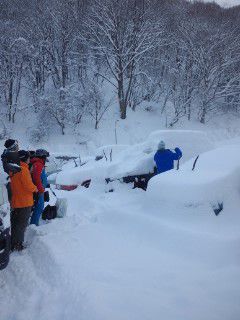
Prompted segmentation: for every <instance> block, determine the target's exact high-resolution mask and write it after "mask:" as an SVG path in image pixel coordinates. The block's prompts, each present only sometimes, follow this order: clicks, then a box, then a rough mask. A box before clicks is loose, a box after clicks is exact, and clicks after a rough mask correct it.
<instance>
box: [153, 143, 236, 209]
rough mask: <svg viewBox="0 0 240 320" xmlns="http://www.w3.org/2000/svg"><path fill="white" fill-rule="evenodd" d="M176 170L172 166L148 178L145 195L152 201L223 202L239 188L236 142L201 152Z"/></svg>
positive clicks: (181, 202)
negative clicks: (195, 161) (196, 157)
mask: <svg viewBox="0 0 240 320" xmlns="http://www.w3.org/2000/svg"><path fill="white" fill-rule="evenodd" d="M193 162H194V159H191V160H189V161H188V162H186V163H185V164H184V165H183V166H182V167H181V168H180V170H179V171H176V170H172V171H168V172H165V173H163V174H161V175H157V176H155V177H153V178H152V179H151V180H150V181H149V185H148V190H147V193H148V195H149V196H150V197H151V198H152V199H153V201H154V202H161V203H163V202H168V203H175V204H183V205H188V206H191V205H199V204H203V203H213V204H214V203H217V202H224V201H225V200H227V199H229V198H230V197H234V196H235V195H236V196H239V195H237V192H238V190H239V189H240V150H239V145H235V146H227V147H222V148H218V149H215V150H212V151H209V152H206V153H203V154H201V155H200V157H199V159H198V161H197V163H196V167H195V170H194V171H192V166H193Z"/></svg>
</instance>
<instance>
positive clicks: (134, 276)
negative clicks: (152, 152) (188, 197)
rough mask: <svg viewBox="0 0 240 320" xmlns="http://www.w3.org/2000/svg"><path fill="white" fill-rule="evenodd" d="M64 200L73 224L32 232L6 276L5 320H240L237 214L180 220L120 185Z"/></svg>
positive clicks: (1, 299) (196, 214)
mask: <svg viewBox="0 0 240 320" xmlns="http://www.w3.org/2000/svg"><path fill="white" fill-rule="evenodd" d="M58 193H59V195H61V196H62V194H64V196H66V195H67V198H68V202H69V207H68V216H67V217H65V218H63V219H56V220H55V221H52V222H50V223H48V224H46V225H42V226H41V227H39V228H36V227H32V226H31V227H30V228H29V229H28V233H27V241H28V243H29V246H28V248H27V249H26V250H25V251H23V252H22V253H20V254H18V253H14V254H13V255H12V257H11V262H10V265H9V267H8V268H7V269H6V270H4V271H2V272H1V273H0V277H1V278H0V279H1V280H0V288H1V291H0V307H1V319H3V320H5V319H6V320H10V319H14V320H21V319H25V320H28V319H29V320H30V319H39V320H41V319H45V320H46V319H49V320H50V319H51V320H55V319H56V320H60V319H61V320H65V319H81V320H82V319H83V320H84V319H86V320H87V319H88V320H89V319H97V320H99V319H104V320H106V319H116V320H118V319H119V320H122V319H144V320H145V319H151V320H154V319H159V318H162V319H166V320H177V319H185V320H188V319H189V320H192V319H194V320H203V319H204V320H208V319H209V320H215V319H216V320H219V319H222V320H225V319H226V320H227V319H231V320H238V319H239V315H240V306H239V298H240V288H239V284H238V281H237V279H239V276H240V268H239V263H240V256H239V244H240V236H239V226H240V216H239V214H238V212H236V211H235V208H234V207H233V208H229V211H228V212H224V213H222V214H221V215H220V216H219V217H215V215H214V214H212V215H208V214H206V213H205V211H204V208H202V209H201V211H199V210H195V209H194V208H190V209H189V208H188V209H185V210H184V211H183V210H182V211H178V210H176V207H175V208H174V207H172V208H171V206H169V207H161V206H160V205H159V206H155V205H154V204H152V203H151V202H149V201H148V198H147V193H145V192H143V191H141V190H131V189H130V186H127V185H121V184H116V185H115V192H114V193H104V192H103V191H102V190H101V186H95V188H94V190H92V189H88V190H87V189H84V188H79V189H77V190H75V191H72V192H63V191H61V192H60V191H58ZM239 204H240V203H239Z"/></svg>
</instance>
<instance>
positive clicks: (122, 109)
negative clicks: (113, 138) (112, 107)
mask: <svg viewBox="0 0 240 320" xmlns="http://www.w3.org/2000/svg"><path fill="white" fill-rule="evenodd" d="M118 101H119V107H120V117H121V119H123V120H124V119H126V117H127V103H125V99H124V89H123V79H122V78H120V79H119V80H118Z"/></svg>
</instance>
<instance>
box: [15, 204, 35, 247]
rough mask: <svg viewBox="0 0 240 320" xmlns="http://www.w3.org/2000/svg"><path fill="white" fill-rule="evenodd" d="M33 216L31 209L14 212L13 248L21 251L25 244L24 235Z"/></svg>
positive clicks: (20, 209)
mask: <svg viewBox="0 0 240 320" xmlns="http://www.w3.org/2000/svg"><path fill="white" fill-rule="evenodd" d="M30 214H31V207H26V208H19V209H15V210H14V214H13V226H14V230H13V237H12V248H13V249H17V250H21V249H22V245H23V242H24V234H25V230H26V227H27V225H28V220H29V217H30Z"/></svg>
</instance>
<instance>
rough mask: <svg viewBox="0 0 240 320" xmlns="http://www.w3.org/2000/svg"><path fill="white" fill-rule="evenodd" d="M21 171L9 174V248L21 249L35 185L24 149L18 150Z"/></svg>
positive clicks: (28, 158)
mask: <svg viewBox="0 0 240 320" xmlns="http://www.w3.org/2000/svg"><path fill="white" fill-rule="evenodd" d="M18 153H19V158H20V166H21V171H20V172H18V173H15V174H14V175H12V176H11V175H10V179H11V190H12V199H11V248H12V250H17V251H21V250H22V249H23V248H24V247H23V242H24V234H25V230H26V227H27V224H28V220H29V218H30V215H31V209H32V206H33V193H34V192H37V191H38V190H37V187H36V186H35V185H34V184H33V182H32V178H31V174H30V171H29V168H28V165H29V162H30V154H29V152H27V151H25V150H20V151H19V152H18Z"/></svg>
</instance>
